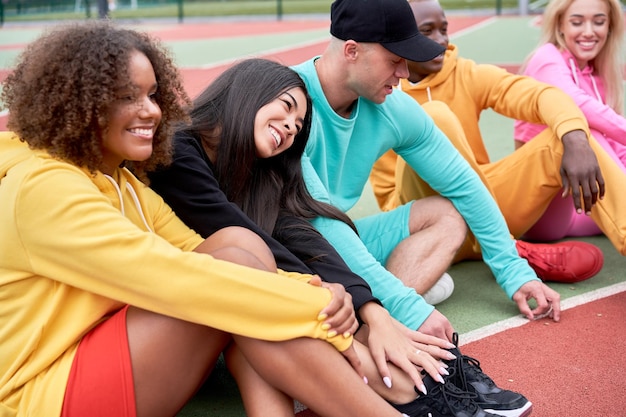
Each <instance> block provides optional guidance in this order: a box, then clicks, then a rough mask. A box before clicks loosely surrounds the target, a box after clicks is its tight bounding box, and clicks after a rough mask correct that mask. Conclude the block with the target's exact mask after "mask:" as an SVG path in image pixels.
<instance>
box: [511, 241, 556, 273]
mask: <svg viewBox="0 0 626 417" xmlns="http://www.w3.org/2000/svg"><path fill="white" fill-rule="evenodd" d="M516 246H517V251H518V253H519V256H520V257H522V258H525V259H526V260H527V261H528V263H529V264H530V265H531V266H532V267H533V268H536V269H540V270H543V271H565V270H566V266H567V262H566V259H565V258H566V252H567V251H568V249H566V248H563V247H559V246H536V245H532V246H530V247H529V245H528V244H525V243H524V244H523V243H521V242H520V241H518V242H517V245H516Z"/></svg>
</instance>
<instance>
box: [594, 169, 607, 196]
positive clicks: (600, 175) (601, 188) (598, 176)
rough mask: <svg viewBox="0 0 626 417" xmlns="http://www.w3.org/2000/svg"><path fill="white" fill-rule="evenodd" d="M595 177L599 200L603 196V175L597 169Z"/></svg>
mask: <svg viewBox="0 0 626 417" xmlns="http://www.w3.org/2000/svg"><path fill="white" fill-rule="evenodd" d="M596 177H597V181H598V187H599V191H598V194H599V195H598V198H600V200H602V199H603V198H604V191H605V189H604V177H603V176H602V172H600V171H598V174H597V175H596Z"/></svg>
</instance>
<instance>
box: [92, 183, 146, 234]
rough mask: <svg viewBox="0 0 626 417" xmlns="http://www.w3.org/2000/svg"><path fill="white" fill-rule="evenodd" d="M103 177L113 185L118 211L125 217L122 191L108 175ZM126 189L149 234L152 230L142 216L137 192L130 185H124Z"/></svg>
mask: <svg viewBox="0 0 626 417" xmlns="http://www.w3.org/2000/svg"><path fill="white" fill-rule="evenodd" d="M104 176H105V177H106V178H107V179H108V180H109V181H110V182H111V184H113V188H115V191H116V192H117V196H118V198H119V199H120V211H121V212H122V215H125V211H124V199H123V197H122V190H120V187H119V185H118V184H117V182H115V180H114V179H113V177H111V176H110V175H107V174H104ZM126 189H127V190H128V192H129V193H130V195H131V197H132V199H133V202H134V203H135V207H136V208H137V211H138V212H139V216H140V217H141V220H142V221H143V225H144V226H146V229H148V231H150V232H154V231H153V230H152V228H150V226H148V222H147V221H146V217H145V216H144V215H143V210H142V208H141V203H140V202H139V197H137V192H135V189H134V188H133V186H132V185H130V183H128V182H127V183H126Z"/></svg>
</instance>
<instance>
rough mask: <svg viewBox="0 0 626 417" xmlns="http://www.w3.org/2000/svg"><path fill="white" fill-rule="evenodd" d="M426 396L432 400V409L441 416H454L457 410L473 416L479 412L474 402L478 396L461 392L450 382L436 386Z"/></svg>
mask: <svg viewBox="0 0 626 417" xmlns="http://www.w3.org/2000/svg"><path fill="white" fill-rule="evenodd" d="M428 395H429V396H430V397H431V398H432V399H433V400H434V404H433V408H435V409H436V410H437V411H439V412H440V413H441V414H443V415H455V412H456V411H457V410H464V411H466V412H468V413H470V414H474V413H476V412H477V411H478V410H479V407H478V405H477V404H476V402H475V401H474V400H475V399H476V398H478V395H477V394H475V393H473V392H468V391H463V390H461V389H460V388H458V387H457V386H456V385H454V384H453V383H451V382H447V383H445V384H438V385H437V386H436V387H435V388H433V389H431V391H430V392H429V393H428ZM450 413H452V414H450Z"/></svg>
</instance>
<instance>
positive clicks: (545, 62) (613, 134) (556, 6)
mask: <svg viewBox="0 0 626 417" xmlns="http://www.w3.org/2000/svg"><path fill="white" fill-rule="evenodd" d="M541 31H542V36H541V41H540V46H539V47H538V48H537V49H535V51H533V53H532V54H531V55H530V56H529V57H528V59H527V61H526V63H525V65H524V67H523V73H524V74H526V75H530V76H532V77H534V78H536V79H538V80H539V81H543V82H546V83H549V84H552V85H555V86H557V87H559V88H561V89H562V90H563V91H565V92H566V93H567V94H569V95H570V96H571V97H572V98H573V99H574V101H575V102H576V104H577V105H578V106H579V107H580V109H581V110H582V111H583V113H584V114H585V116H586V118H587V120H588V122H589V127H590V129H591V134H592V136H593V137H594V138H595V139H596V140H597V141H598V142H599V143H600V144H601V145H602V148H603V149H604V150H605V151H606V152H607V153H608V154H609V155H610V156H611V158H612V159H613V160H614V161H615V163H616V164H617V165H618V166H619V167H620V168H621V169H622V171H626V118H624V116H623V95H624V89H623V85H622V68H623V62H622V47H623V40H624V18H623V12H622V7H621V4H620V2H619V1H618V0H552V1H551V2H550V3H549V4H548V6H547V8H546V10H545V12H544V15H543V21H542V27H541ZM543 129H545V126H543V125H537V124H532V123H528V122H524V121H520V120H518V121H516V123H515V143H516V147H517V148H519V147H520V146H522V145H523V144H524V143H526V142H528V141H529V140H531V139H532V138H534V137H535V136H537V134H538V133H539V132H541V131H542V130H543ZM603 174H604V175H605V180H606V181H611V178H609V177H606V173H603ZM599 233H600V229H599V228H598V227H597V226H596V224H595V223H594V222H593V221H592V220H591V218H590V217H588V216H579V215H576V212H575V210H574V206H573V205H572V204H571V201H570V200H569V199H563V198H558V197H557V198H555V199H554V200H553V202H552V204H551V205H550V207H549V208H548V210H547V211H546V213H545V214H544V215H543V217H542V218H541V219H540V220H539V222H538V223H536V224H535V226H534V227H533V228H532V229H531V230H529V231H528V232H527V234H526V235H525V237H526V238H530V239H535V240H540V241H548V240H555V239H560V238H563V237H565V236H589V235H594V234H599Z"/></svg>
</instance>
